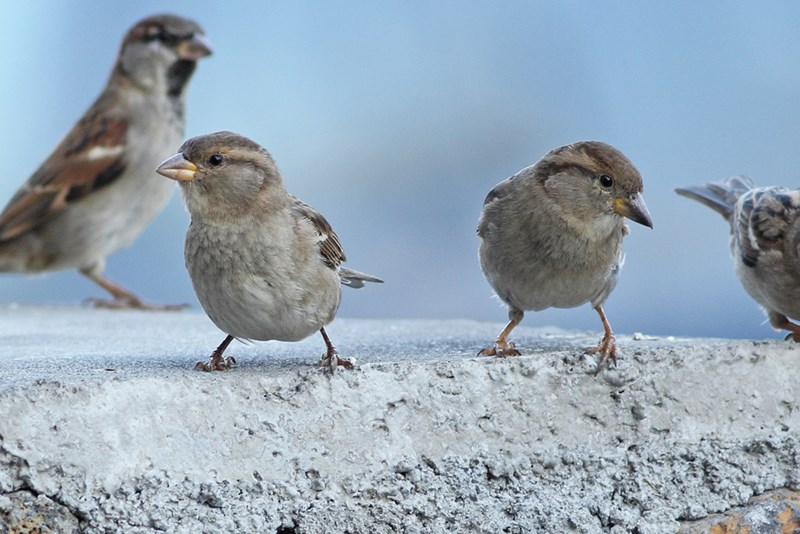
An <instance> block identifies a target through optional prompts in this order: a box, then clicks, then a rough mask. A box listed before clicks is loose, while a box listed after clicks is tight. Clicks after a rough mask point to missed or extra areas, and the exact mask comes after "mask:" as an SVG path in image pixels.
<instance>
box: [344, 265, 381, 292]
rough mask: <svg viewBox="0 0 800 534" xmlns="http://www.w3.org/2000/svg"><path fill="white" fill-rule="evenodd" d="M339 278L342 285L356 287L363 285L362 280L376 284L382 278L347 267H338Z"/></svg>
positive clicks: (379, 282)
mask: <svg viewBox="0 0 800 534" xmlns="http://www.w3.org/2000/svg"><path fill="white" fill-rule="evenodd" d="M339 278H340V279H341V281H342V285H345V286H348V287H352V288H356V289H358V288H361V287H364V282H373V283H376V284H382V283H383V280H381V279H380V278H378V277H375V276H372V275H371V274H366V273H361V272H358V271H354V270H353V269H348V268H347V267H339Z"/></svg>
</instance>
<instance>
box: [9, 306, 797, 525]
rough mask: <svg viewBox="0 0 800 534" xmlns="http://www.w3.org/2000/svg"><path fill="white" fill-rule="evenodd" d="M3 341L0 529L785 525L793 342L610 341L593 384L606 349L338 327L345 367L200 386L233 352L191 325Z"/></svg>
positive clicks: (344, 323)
mask: <svg viewBox="0 0 800 534" xmlns="http://www.w3.org/2000/svg"><path fill="white" fill-rule="evenodd" d="M0 324H3V334H2V346H3V361H4V365H3V370H2V372H0V530H2V528H5V529H6V530H7V531H11V532H46V531H53V532H78V531H85V532H119V531H122V532H133V533H137V532H153V531H168V532H187V533H188V532H266V533H276V534H289V533H317V532H350V533H357V532H358V533H360V532H379V533H380V532H401V533H424V532H487V533H488V532H587V533H593V532H614V533H617V532H620V533H621V532H638V533H640V534H644V533H662V532H677V531H678V530H679V529H683V530H682V531H683V532H744V531H745V530H719V528H722V527H720V525H722V526H723V527H724V525H726V524H730V525H734V523H731V521H733V520H734V519H735V518H736V517H738V518H739V519H735V520H736V521H739V523H736V525H750V526H749V527H747V528H749V529H750V530H749V531H750V532H781V531H784V532H792V530H785V529H784V527H785V525H788V527H786V528H792V525H795V526H796V525H797V524H798V523H797V520H798V517H799V516H798V506H797V496H796V495H797V494H796V493H793V492H797V491H800V467H799V466H798V463H799V462H800V433H798V429H799V428H800V395H799V393H800V386H799V385H798V377H799V373H800V371H798V369H799V368H800V365H799V364H800V359H799V358H800V352H798V349H797V348H796V347H795V346H794V345H792V344H789V343H786V342H782V341H726V340H699V339H673V338H651V337H648V336H645V335H641V334H637V335H634V336H624V335H623V336H620V337H619V349H620V354H621V356H620V360H619V366H618V367H617V368H615V369H614V368H612V369H610V370H608V371H604V372H602V373H600V374H599V375H597V376H594V375H593V374H592V371H593V370H594V360H593V359H591V358H588V359H587V358H586V357H584V356H582V350H583V349H585V348H587V347H589V346H593V345H594V344H595V343H596V342H597V341H598V338H599V334H598V333H596V332H594V333H584V332H566V331H562V330H558V329H532V328H525V327H520V328H518V329H517V330H515V332H514V333H515V335H514V339H515V340H516V342H517V346H518V347H519V348H521V349H522V350H523V354H524V355H523V356H521V357H517V358H506V359H493V358H485V357H476V356H475V354H476V353H477V351H478V350H479V349H480V348H481V347H483V346H484V345H486V344H488V343H489V342H491V340H492V339H493V338H494V336H495V335H496V334H497V332H498V331H499V329H500V328H501V327H502V325H500V324H484V323H475V322H471V321H367V320H347V319H339V320H337V321H336V322H334V323H333V324H332V325H331V327H330V329H329V333H330V334H331V336H332V338H333V341H334V342H335V343H336V345H337V347H338V348H339V351H340V352H341V353H342V354H343V355H345V356H355V357H356V358H357V360H358V365H357V368H356V369H355V370H354V371H346V370H343V369H338V370H337V371H336V372H335V373H333V374H331V373H329V372H326V371H325V370H322V369H318V368H316V367H315V366H314V364H315V362H316V361H317V359H318V358H319V357H320V356H321V354H322V350H323V343H322V340H321V338H319V336H315V337H312V338H309V339H307V340H305V341H303V342H300V343H293V344H288V343H278V342H267V343H256V344H251V345H244V344H240V343H235V344H232V345H231V347H230V348H229V349H228V352H229V353H230V354H231V355H233V356H235V357H236V358H237V360H238V361H239V366H238V367H236V368H235V369H233V370H232V371H230V372H227V373H221V372H217V373H202V372H198V371H194V370H192V367H193V365H194V363H195V362H196V361H198V360H201V359H205V358H206V356H207V355H208V354H209V353H210V351H211V350H212V349H213V348H214V347H215V346H216V345H217V344H218V343H219V342H220V341H221V340H222V337H224V336H223V335H222V334H221V333H220V332H219V331H218V330H216V328H214V326H213V325H212V324H211V323H210V322H209V321H208V319H207V318H205V316H203V315H202V314H201V313H198V312H196V311H194V312H181V313H171V314H170V313H145V312H142V313H139V312H116V311H103V310H93V309H86V308H77V307H76V308H68V307H67V308H64V307H14V306H11V307H5V308H0ZM775 490H778V493H777V495H779V497H774V495H776V493H775ZM758 496H763V497H762V500H763V499H767V496H769V498H772V501H771V502H773V503H774V502H779V503H781V504H780V505H775V506H773V508H771V509H767V508H764V504H763V502H761V503H760V504H759V502H756V501H751V502H750V504H748V501H750V499H751V498H753V497H756V498H758ZM781 499H782V500H781ZM793 499H794V500H793ZM754 503H755V504H754ZM792 503H793V504H792ZM743 506H744V507H745V508H741V507H743ZM748 506H750V507H751V508H748ZM758 506H761V507H762V508H760V510H762V511H761V512H758V510H759V508H758ZM748 510H749V512H748ZM787 510H788V512H787ZM726 512H730V513H733V514H734V516H719V515H714V514H725V513H726ZM748 513H750V515H749V516H747V514H748ZM735 514H739V515H735ZM759 514H760V515H759ZM770 514H773V516H774V517H771V516H770ZM787 514H788V515H787ZM730 517H734V519H730ZM748 518H749V519H748ZM761 519H763V521H761ZM772 519H774V521H773V522H772V523H770V522H769V521H771V520H772ZM704 520H705V522H703V521H704ZM714 521H716V522H714ZM746 521H751V522H750V523H747V522H746ZM752 521H756V522H755V523H753V522H752ZM758 521H761V522H760V523H759V522H758ZM781 521H782V523H781ZM793 521H794V522H795V523H793ZM753 525H755V527H753ZM759 525H761V526H759ZM764 525H767V526H764ZM769 525H772V526H771V527H770V526H769ZM775 525H778V526H775ZM772 527H774V528H778V529H784V530H770V529H772ZM715 528H717V529H718V530H714V529H715ZM759 528H761V530H759ZM36 529H38V530H36Z"/></svg>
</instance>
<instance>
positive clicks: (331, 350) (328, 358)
mask: <svg viewBox="0 0 800 534" xmlns="http://www.w3.org/2000/svg"><path fill="white" fill-rule="evenodd" d="M319 333H320V334H322V339H324V340H325V346H326V347H327V349H326V350H325V355H323V356H322V359H321V360H320V361H319V364H317V365H319V367H327V368H329V369H330V370H331V371H334V370H335V369H336V368H337V367H338V366H340V365H341V366H342V367H344V368H345V369H352V368H353V362H351V361H350V360H348V359H347V358H342V357H341V356H339V353H338V352H337V351H336V347H334V346H333V343H331V338H329V337H328V333H327V332H326V331H325V327H324V326H323V327H322V328H320V329H319Z"/></svg>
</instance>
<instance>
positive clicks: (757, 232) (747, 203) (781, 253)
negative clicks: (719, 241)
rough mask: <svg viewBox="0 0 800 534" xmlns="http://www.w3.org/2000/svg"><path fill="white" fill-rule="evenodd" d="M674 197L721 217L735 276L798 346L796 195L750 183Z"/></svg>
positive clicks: (732, 182) (799, 205)
mask: <svg viewBox="0 0 800 534" xmlns="http://www.w3.org/2000/svg"><path fill="white" fill-rule="evenodd" d="M675 192H677V193H678V194H679V195H682V196H685V197H688V198H691V199H694V200H697V201H698V202H700V203H702V204H705V205H706V206H708V207H709V208H711V209H713V210H714V211H716V212H717V213H719V214H720V215H722V216H723V217H724V218H725V220H727V221H728V224H729V225H730V228H731V238H730V247H731V255H732V256H733V266H734V270H735V271H736V276H737V277H738V278H739V281H740V282H741V283H742V285H743V286H744V289H745V291H747V292H748V293H749V294H750V296H751V297H753V299H755V301H756V302H758V303H759V304H760V305H761V306H762V307H763V308H764V311H765V312H766V313H767V317H768V318H769V323H770V324H771V325H772V327H773V328H775V329H776V330H789V334H788V335H787V336H786V339H787V340H788V339H791V340H793V341H795V342H800V326H798V325H796V324H794V323H792V322H791V321H790V320H789V318H792V319H795V320H798V319H800V250H798V247H800V189H793V190H790V189H786V188H784V187H759V188H756V187H755V185H754V184H753V181H752V180H750V179H749V178H745V177H741V176H737V177H733V178H729V179H727V180H725V181H722V182H711V183H707V184H705V185H699V186H691V187H681V188H678V189H676V190H675Z"/></svg>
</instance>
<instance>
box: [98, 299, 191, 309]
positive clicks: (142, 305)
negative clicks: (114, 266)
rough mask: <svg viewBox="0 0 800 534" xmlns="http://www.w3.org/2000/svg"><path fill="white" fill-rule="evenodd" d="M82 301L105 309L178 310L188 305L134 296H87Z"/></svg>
mask: <svg viewBox="0 0 800 534" xmlns="http://www.w3.org/2000/svg"><path fill="white" fill-rule="evenodd" d="M84 302H85V303H86V304H90V305H92V306H94V307H95V308H103V309H106V310H144V311H180V310H183V309H186V308H188V307H189V305H188V304H151V303H149V302H144V301H143V300H141V299H139V298H138V297H134V296H125V297H115V298H113V299H101V298H88V299H86V300H85V301H84Z"/></svg>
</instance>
